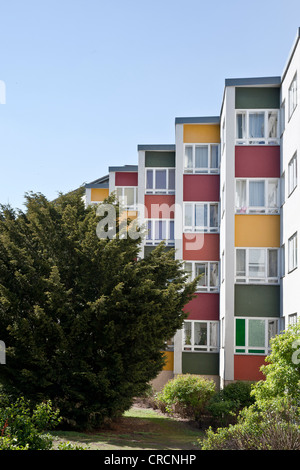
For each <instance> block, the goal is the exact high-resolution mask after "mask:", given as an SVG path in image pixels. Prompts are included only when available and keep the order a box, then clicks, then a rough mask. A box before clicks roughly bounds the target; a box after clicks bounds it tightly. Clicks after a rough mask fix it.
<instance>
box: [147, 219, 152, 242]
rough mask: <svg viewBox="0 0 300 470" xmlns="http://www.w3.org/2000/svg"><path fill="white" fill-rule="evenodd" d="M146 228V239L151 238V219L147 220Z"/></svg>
mask: <svg viewBox="0 0 300 470" xmlns="http://www.w3.org/2000/svg"><path fill="white" fill-rule="evenodd" d="M147 229H148V233H147V240H151V239H152V230H151V229H152V223H151V220H148V223H147Z"/></svg>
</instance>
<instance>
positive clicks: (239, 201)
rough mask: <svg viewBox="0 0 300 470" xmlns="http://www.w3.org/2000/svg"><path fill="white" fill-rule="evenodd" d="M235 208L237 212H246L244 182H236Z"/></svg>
mask: <svg viewBox="0 0 300 470" xmlns="http://www.w3.org/2000/svg"><path fill="white" fill-rule="evenodd" d="M235 198H236V207H237V209H239V212H245V211H246V206H247V202H246V181H245V180H238V181H237V182H236V193H235Z"/></svg>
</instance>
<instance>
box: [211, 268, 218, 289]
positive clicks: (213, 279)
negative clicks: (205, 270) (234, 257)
mask: <svg viewBox="0 0 300 470" xmlns="http://www.w3.org/2000/svg"><path fill="white" fill-rule="evenodd" d="M218 284H219V264H218V263H210V286H211V287H217V286H218Z"/></svg>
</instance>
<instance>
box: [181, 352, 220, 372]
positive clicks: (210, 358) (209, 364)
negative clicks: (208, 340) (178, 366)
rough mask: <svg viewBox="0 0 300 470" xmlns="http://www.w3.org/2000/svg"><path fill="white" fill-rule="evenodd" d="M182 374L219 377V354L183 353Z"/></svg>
mask: <svg viewBox="0 0 300 470" xmlns="http://www.w3.org/2000/svg"><path fill="white" fill-rule="evenodd" d="M182 373H183V374H199V375H219V354H218V353H204V352H203V353H202V352H201V353H193V352H183V353H182Z"/></svg>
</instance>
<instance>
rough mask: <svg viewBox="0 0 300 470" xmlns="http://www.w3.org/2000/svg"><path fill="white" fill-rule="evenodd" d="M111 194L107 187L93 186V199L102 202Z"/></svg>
mask: <svg viewBox="0 0 300 470" xmlns="http://www.w3.org/2000/svg"><path fill="white" fill-rule="evenodd" d="M108 195H109V190H108V189H106V188H92V189H91V201H97V202H101V201H104V199H105V198H107V197H108Z"/></svg>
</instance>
